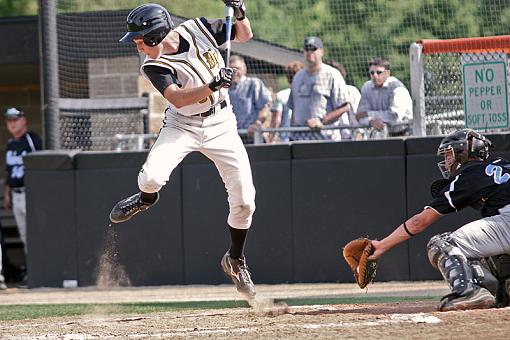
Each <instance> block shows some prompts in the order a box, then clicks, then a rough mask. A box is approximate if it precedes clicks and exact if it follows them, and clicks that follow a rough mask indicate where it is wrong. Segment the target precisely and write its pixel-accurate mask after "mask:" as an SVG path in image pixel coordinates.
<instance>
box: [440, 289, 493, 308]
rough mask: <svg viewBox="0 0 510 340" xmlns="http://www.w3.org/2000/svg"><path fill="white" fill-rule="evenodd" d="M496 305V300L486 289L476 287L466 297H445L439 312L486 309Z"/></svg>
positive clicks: (452, 295) (454, 295) (453, 295)
mask: <svg viewBox="0 0 510 340" xmlns="http://www.w3.org/2000/svg"><path fill="white" fill-rule="evenodd" d="M495 305H496V299H495V298H494V296H493V295H492V294H491V293H490V292H489V291H488V290H487V289H485V288H482V287H475V288H474V289H472V290H471V291H470V292H469V293H466V294H465V295H464V294H463V295H458V294H454V293H452V294H448V295H445V296H443V298H442V299H441V302H440V304H439V310H440V311H442V312H448V311H452V310H467V309H486V308H492V307H495Z"/></svg>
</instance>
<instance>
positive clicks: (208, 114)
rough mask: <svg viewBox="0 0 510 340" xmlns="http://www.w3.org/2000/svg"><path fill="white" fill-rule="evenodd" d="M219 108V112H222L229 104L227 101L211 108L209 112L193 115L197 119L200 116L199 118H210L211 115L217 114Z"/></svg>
mask: <svg viewBox="0 0 510 340" xmlns="http://www.w3.org/2000/svg"><path fill="white" fill-rule="evenodd" d="M218 106H219V109H218V111H219V110H221V109H224V108H225V107H226V106H227V102H226V101H222V102H221V103H219V104H218V105H215V106H213V107H211V108H210V109H209V110H207V111H205V112H202V113H197V114H196V115H193V117H197V116H199V117H209V116H210V115H212V114H215V113H216V109H217V107H218Z"/></svg>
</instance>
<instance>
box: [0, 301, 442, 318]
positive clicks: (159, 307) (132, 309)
mask: <svg viewBox="0 0 510 340" xmlns="http://www.w3.org/2000/svg"><path fill="white" fill-rule="evenodd" d="M431 300H438V297H437V296H422V297H420V296H418V297H416V296H413V297H363V298H360V297H331V298H303V299H298V298H296V299H277V300H275V302H276V303H278V302H284V303H286V304H287V305H289V306H303V305H329V304H333V305H335V304H363V303H391V302H405V301H431ZM221 308H249V305H248V303H247V302H246V301H230V300H229V301H195V302H137V303H104V304H83V303H79V304H45V305H40V304H37V305H0V321H7V320H25V319H38V318H47V317H62V316H78V315H87V314H90V315H93V314H146V313H154V312H172V311H179V310H197V309H198V310H200V309H221Z"/></svg>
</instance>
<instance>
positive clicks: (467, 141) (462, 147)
mask: <svg viewBox="0 0 510 340" xmlns="http://www.w3.org/2000/svg"><path fill="white" fill-rule="evenodd" d="M491 146H492V142H491V141H490V140H489V139H488V138H486V137H485V136H483V135H481V134H480V133H478V132H476V131H474V130H471V129H463V130H459V131H455V132H452V133H451V134H449V135H448V136H446V137H445V138H443V140H442V141H441V144H439V148H438V149H437V155H438V156H441V157H444V160H442V161H441V162H439V163H437V165H438V167H439V170H440V171H441V174H442V175H443V177H444V178H446V179H450V178H451V177H452V176H453V174H454V173H455V171H457V169H458V168H460V166H461V165H462V164H464V163H466V162H467V161H469V160H482V161H485V160H487V158H488V157H489V147H491Z"/></svg>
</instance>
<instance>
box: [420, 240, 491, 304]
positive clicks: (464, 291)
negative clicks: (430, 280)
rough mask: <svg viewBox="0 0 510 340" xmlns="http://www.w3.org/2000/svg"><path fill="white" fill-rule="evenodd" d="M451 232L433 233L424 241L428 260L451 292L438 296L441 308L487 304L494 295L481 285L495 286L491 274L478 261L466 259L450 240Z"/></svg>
mask: <svg viewBox="0 0 510 340" xmlns="http://www.w3.org/2000/svg"><path fill="white" fill-rule="evenodd" d="M449 236H450V233H444V234H440V235H436V236H434V237H432V239H431V240H430V241H429V243H428V245H427V250H428V251H427V253H428V257H429V261H430V263H431V264H432V266H434V267H435V268H437V269H439V272H440V273H441V275H442V276H443V278H444V279H445V280H446V282H447V283H448V286H449V287H450V289H451V293H450V294H448V295H446V296H444V297H443V298H442V299H441V302H440V305H439V309H440V310H442V311H449V310H460V309H479V308H490V307H493V306H494V304H495V298H494V296H493V295H492V294H491V292H489V290H487V289H486V288H484V287H487V288H489V289H491V290H494V289H497V288H496V287H497V282H494V281H495V278H494V276H493V275H490V272H489V271H488V270H487V268H485V267H484V266H482V265H481V262H480V261H472V262H468V261H467V259H466V257H465V256H464V255H463V254H462V253H461V252H460V250H459V249H458V248H457V247H456V246H455V244H454V243H453V242H451V241H450V237H449Z"/></svg>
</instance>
